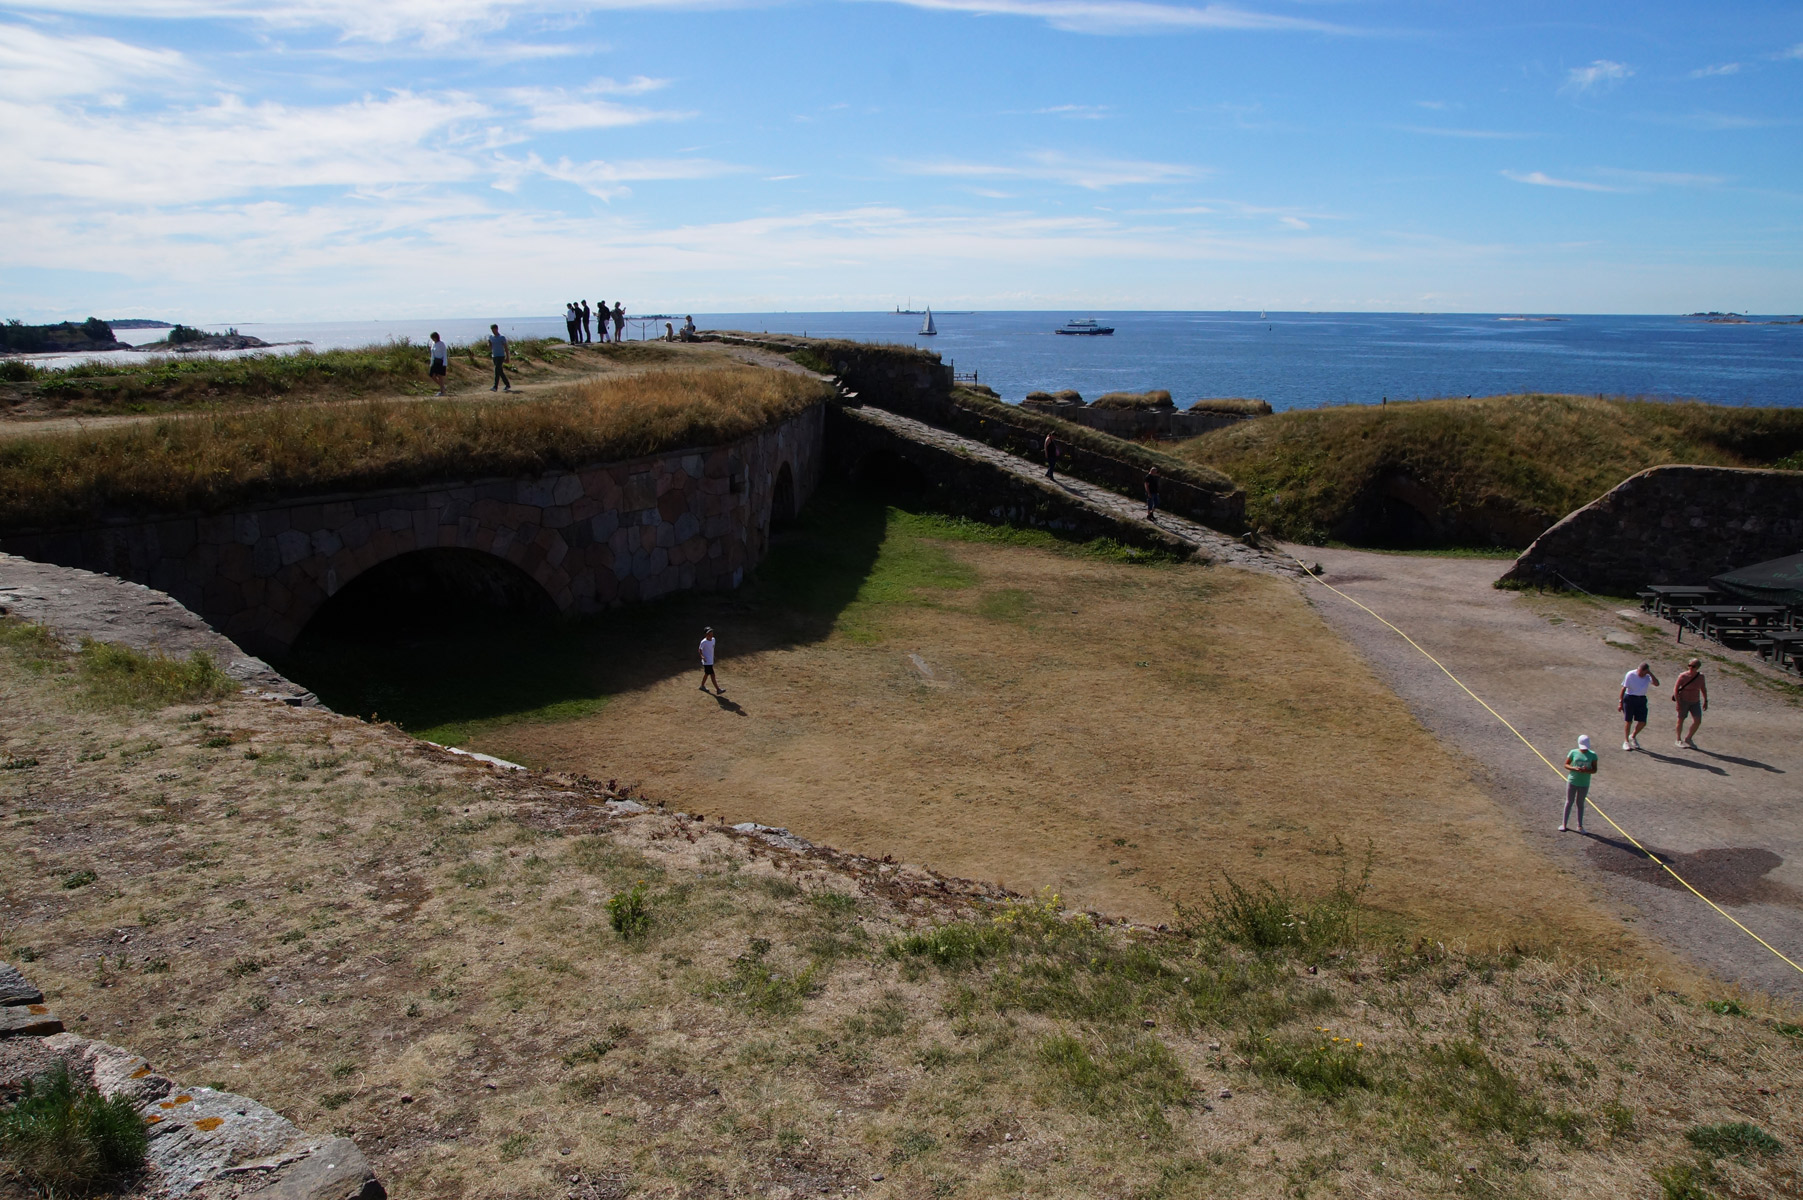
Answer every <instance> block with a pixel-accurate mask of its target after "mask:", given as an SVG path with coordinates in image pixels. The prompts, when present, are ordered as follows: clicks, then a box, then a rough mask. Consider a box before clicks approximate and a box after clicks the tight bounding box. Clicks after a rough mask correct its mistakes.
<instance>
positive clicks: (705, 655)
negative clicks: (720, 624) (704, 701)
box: [701, 625, 726, 696]
mask: <svg viewBox="0 0 1803 1200" xmlns="http://www.w3.org/2000/svg"><path fill="white" fill-rule="evenodd" d="M710 679H712V680H713V681H714V694H715V695H716V696H724V695H726V689H725V688H723V687H721V686H720V679H719V677H718V676H716V675H715V674H714V627H713V626H712V625H709V626H708V627H707V629H706V630H704V631H703V632H702V634H701V690H702V691H704V692H705V691H707V681H708V680H710Z"/></svg>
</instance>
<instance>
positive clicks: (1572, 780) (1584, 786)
mask: <svg viewBox="0 0 1803 1200" xmlns="http://www.w3.org/2000/svg"><path fill="white" fill-rule="evenodd" d="M1596 766H1597V757H1596V752H1595V751H1594V750H1592V749H1591V748H1590V735H1589V734H1587V733H1586V734H1581V735H1580V736H1579V737H1578V748H1577V749H1576V750H1573V751H1572V752H1571V753H1570V754H1567V755H1566V756H1565V815H1564V816H1563V817H1560V818H1559V832H1560V833H1570V832H1571V809H1572V806H1573V805H1576V806H1577V809H1578V832H1579V833H1583V832H1584V802H1585V801H1586V800H1588V799H1589V798H1590V781H1591V779H1592V778H1594V777H1595V775H1596Z"/></svg>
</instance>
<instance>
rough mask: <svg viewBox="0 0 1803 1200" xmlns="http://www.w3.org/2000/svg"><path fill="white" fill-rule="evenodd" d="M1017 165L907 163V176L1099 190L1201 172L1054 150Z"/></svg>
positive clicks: (1171, 180)
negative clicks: (1032, 181) (1018, 181)
mask: <svg viewBox="0 0 1803 1200" xmlns="http://www.w3.org/2000/svg"><path fill="white" fill-rule="evenodd" d="M1022 157H1023V159H1024V161H1023V162H1019V163H974V162H955V161H941V162H926V163H907V164H903V165H902V166H901V170H902V171H904V172H905V173H907V174H910V175H942V176H947V177H950V178H961V179H1037V180H1042V181H1044V182H1047V183H1061V184H1064V185H1066V186H1068V187H1080V188H1087V189H1089V190H1091V191H1101V190H1103V189H1105V188H1111V187H1123V186H1126V185H1129V184H1155V183H1177V182H1181V181H1183V180H1188V179H1195V178H1197V177H1198V176H1200V175H1201V174H1202V173H1203V172H1202V171H1200V170H1199V169H1197V168H1195V167H1189V166H1183V165H1181V164H1178V163H1160V162H1138V161H1130V160H1124V159H1104V158H1077V157H1073V156H1071V155H1067V154H1063V153H1061V152H1059V151H1056V150H1041V151H1036V152H1035V153H1032V154H1027V155H1023V156H1022Z"/></svg>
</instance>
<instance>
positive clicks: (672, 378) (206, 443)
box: [0, 368, 827, 528]
mask: <svg viewBox="0 0 1803 1200" xmlns="http://www.w3.org/2000/svg"><path fill="white" fill-rule="evenodd" d="M826 395H827V390H826V388H825V387H824V386H823V385H821V384H820V383H818V382H816V381H814V380H811V379H807V378H803V377H801V376H798V375H793V374H785V373H780V372H775V371H762V370H756V369H752V368H746V369H742V370H720V371H680V370H669V371H652V372H648V373H646V374H643V375H635V376H628V377H625V378H614V379H597V380H594V381H592V382H586V383H581V384H576V385H572V386H571V387H569V388H566V389H563V390H562V391H560V392H557V393H554V394H552V395H550V396H548V397H546V398H543V399H534V400H517V401H509V400H500V401H487V402H481V403H471V402H442V403H431V402H426V401H409V402H405V403H392V402H390V403H382V402H375V401H370V402H364V403H359V404H333V405H306V406H292V407H290V406H281V407H270V408H259V409H249V410H245V411H240V412H233V413H224V414H219V415H210V416H194V417H170V418H167V419H163V420H157V421H153V422H149V423H145V424H134V425H126V426H119V427H116V428H113V429H107V430H98V431H92V432H80V433H65V434H50V435H44V436H39V437H18V438H13V439H10V440H7V441H5V442H0V528H27V527H42V526H49V525H56V524H59V523H69V522H75V521H81V520H89V519H92V518H94V517H95V516H97V515H99V514H103V513H117V512H128V513H146V512H188V511H195V510H203V511H212V510H218V509H222V508H227V507H230V506H232V505H236V504H243V503H246V502H249V501H252V500H256V499H260V498H262V497H265V496H273V495H282V496H292V495H295V494H297V493H304V492H320V491H345V490H354V489H363V488H372V487H395V486H405V485H411V484H419V483H429V482H434V481H440V480H451V479H469V478H480V477H483V476H492V475H511V474H518V473H522V472H533V471H549V470H555V469H559V468H568V467H576V466H582V465H585V464H588V463H595V462H606V461H612V460H617V459H625V458H636V457H639V456H641V455H646V454H655V453H659V452H662V451H665V450H672V449H676V448H679V447H686V446H704V445H713V444H718V443H720V442H726V441H731V440H732V439H734V438H738V437H742V436H744V435H745V434H748V433H750V432H752V431H753V430H755V429H761V428H763V427H764V426H767V425H770V424H772V423H773V422H776V421H780V420H782V419H784V418H786V417H790V416H793V415H794V414H796V413H798V412H800V411H801V410H802V409H804V408H806V407H807V406H808V405H810V404H813V403H816V402H818V401H820V400H822V399H824V398H825V396H826Z"/></svg>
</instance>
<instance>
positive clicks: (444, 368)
mask: <svg viewBox="0 0 1803 1200" xmlns="http://www.w3.org/2000/svg"><path fill="white" fill-rule="evenodd" d="M430 349H431V351H432V365H431V366H430V367H429V368H427V371H426V373H427V374H428V375H430V376H431V377H432V378H434V379H436V380H438V392H437V394H438V395H440V396H442V395H444V394H445V392H444V385H445V380H446V379H447V378H448V377H449V376H450V368H451V347H450V346H449V345H448V344H446V343H445V342H444V341H443V340H441V339H440V338H439V336H438V334H437V332H436V331H435V332H434V333H433V334H432V345H431V347H430Z"/></svg>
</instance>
